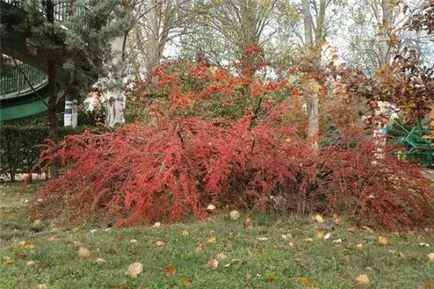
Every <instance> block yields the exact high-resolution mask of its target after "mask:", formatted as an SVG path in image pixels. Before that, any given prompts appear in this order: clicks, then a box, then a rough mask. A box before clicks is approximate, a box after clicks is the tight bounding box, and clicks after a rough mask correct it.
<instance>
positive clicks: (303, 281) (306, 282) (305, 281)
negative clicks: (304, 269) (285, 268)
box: [298, 276, 315, 288]
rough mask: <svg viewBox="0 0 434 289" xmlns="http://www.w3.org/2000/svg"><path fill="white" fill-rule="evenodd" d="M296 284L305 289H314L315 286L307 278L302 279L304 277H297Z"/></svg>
mask: <svg viewBox="0 0 434 289" xmlns="http://www.w3.org/2000/svg"><path fill="white" fill-rule="evenodd" d="M298 283H299V284H300V285H302V286H303V287H307V288H314V287H315V284H314V283H313V281H312V280H310V279H309V278H307V277H304V276H302V277H298Z"/></svg>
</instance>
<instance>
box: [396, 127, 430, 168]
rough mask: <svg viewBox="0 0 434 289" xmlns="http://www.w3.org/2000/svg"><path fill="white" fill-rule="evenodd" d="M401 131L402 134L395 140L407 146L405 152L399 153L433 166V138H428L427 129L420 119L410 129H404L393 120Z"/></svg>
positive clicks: (428, 131)
mask: <svg viewBox="0 0 434 289" xmlns="http://www.w3.org/2000/svg"><path fill="white" fill-rule="evenodd" d="M395 123H396V124H397V125H398V126H399V127H400V128H401V129H402V131H403V133H404V135H403V136H401V137H399V138H398V139H397V140H398V142H399V143H400V144H402V145H404V146H405V147H406V148H407V151H406V152H405V153H401V155H402V156H404V158H406V159H410V160H417V161H419V162H420V163H421V164H423V165H425V166H428V167H434V140H433V139H432V138H429V137H428V136H429V135H431V133H432V132H431V130H429V129H428V128H427V127H426V126H425V125H424V124H423V121H422V120H419V121H418V122H417V124H416V125H415V126H413V127H411V128H410V129H406V128H405V127H403V126H402V125H400V124H399V123H398V122H395Z"/></svg>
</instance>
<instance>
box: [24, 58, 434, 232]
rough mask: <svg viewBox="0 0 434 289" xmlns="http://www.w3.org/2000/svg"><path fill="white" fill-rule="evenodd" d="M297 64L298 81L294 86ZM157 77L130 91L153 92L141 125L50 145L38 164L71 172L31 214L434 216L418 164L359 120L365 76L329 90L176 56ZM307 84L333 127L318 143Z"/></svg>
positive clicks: (310, 75)
mask: <svg viewBox="0 0 434 289" xmlns="http://www.w3.org/2000/svg"><path fill="white" fill-rule="evenodd" d="M250 60H251V65H253V66H249V67H250V68H252V67H253V68H254V67H255V65H256V66H257V65H259V64H260V65H261V66H262V62H261V61H260V60H261V58H252V59H250ZM254 69H255V68H254ZM292 73H298V74H297V75H295V77H293V78H299V80H300V79H301V80H300V81H298V84H297V81H294V86H292V85H290V84H289V81H288V78H289V77H288V75H291V74H292ZM339 73H341V72H339ZM285 75H286V76H285ZM154 76H155V77H156V79H157V83H156V86H152V85H151V86H148V85H145V84H143V83H139V84H136V88H135V89H134V90H133V91H131V92H130V95H131V96H132V97H134V98H136V99H138V101H141V100H146V101H145V103H146V108H145V111H146V113H144V115H145V116H146V118H149V119H147V121H146V122H145V124H140V123H135V124H128V125H126V126H125V127H123V128H120V129H118V130H115V131H113V132H111V131H109V132H107V131H95V132H90V131H87V132H86V133H84V134H82V135H74V136H68V137H67V138H66V139H65V140H64V141H63V142H61V143H60V145H59V146H48V147H47V148H46V150H45V151H44V152H43V153H42V154H41V162H40V164H39V167H44V166H47V165H49V164H50V162H51V161H52V160H53V159H57V158H58V159H60V160H61V161H62V162H63V165H64V174H63V175H62V176H61V177H60V178H59V179H57V180H50V181H49V182H47V183H46V185H45V186H44V187H43V188H42V189H41V191H40V192H39V194H38V195H37V196H36V198H35V201H34V202H33V204H32V207H31V210H32V214H33V217H34V218H55V217H57V216H59V215H62V214H63V216H64V217H65V218H66V220H68V221H71V222H80V221H84V220H88V219H94V220H98V221H104V222H107V223H113V224H116V225H118V226H127V225H134V224H140V223H149V222H153V221H161V220H167V221H169V222H174V221H178V220H180V219H182V218H183V217H185V216H187V215H190V214H193V215H194V216H196V217H198V218H202V217H204V216H206V210H205V209H206V206H207V205H208V204H209V203H213V204H215V205H219V206H226V205H229V206H231V207H238V208H246V209H249V210H252V209H257V210H269V209H280V210H286V211H291V212H297V213H311V212H325V213H333V212H339V213H345V214H347V215H349V216H350V217H352V218H354V219H357V220H358V221H359V222H360V223H361V224H365V225H370V226H375V227H385V228H389V229H391V230H397V229H399V228H401V227H403V226H415V225H418V226H422V225H425V224H429V223H430V222H432V221H434V220H433V214H434V213H433V212H434V210H433V205H434V204H433V197H434V195H433V190H431V189H432V187H430V183H429V181H428V180H426V179H425V178H423V176H422V173H421V171H420V170H419V169H418V168H417V167H415V166H413V165H411V164H408V163H404V162H401V161H399V160H397V159H395V158H394V156H393V154H392V148H390V147H388V146H386V147H384V148H382V149H383V154H382V155H383V157H382V158H380V157H378V154H377V157H376V156H375V155H376V154H374V152H375V151H376V150H377V149H378V144H376V140H375V139H374V140H373V139H372V137H371V133H370V130H366V127H365V126H364V125H363V124H362V121H361V116H362V115H363V114H364V112H363V109H369V107H370V105H369V103H367V101H366V99H365V98H364V96H363V93H367V94H369V93H370V91H371V90H370V89H368V88H366V87H367V86H368V85H370V81H368V80H366V79H365V78H362V80H363V79H364V80H365V81H363V82H360V83H359V78H360V77H358V75H355V76H354V77H352V78H342V79H343V80H344V81H345V80H346V81H348V83H347V84H346V83H341V88H342V89H341V90H338V91H337V92H336V93H335V94H336V95H333V94H329V93H328V91H329V90H331V89H330V88H332V87H327V85H326V84H327V83H326V82H325V80H324V79H325V77H323V76H321V75H319V74H318V73H316V72H311V71H309V70H297V69H296V70H288V71H286V72H282V73H281V75H279V77H278V78H277V80H269V81H265V80H261V79H259V78H257V77H255V76H254V70H253V71H252V70H251V69H247V70H246V69H244V70H243V68H242V67H241V73H240V74H239V75H232V74H230V73H228V72H227V71H225V70H223V69H220V68H218V69H217V70H215V71H213V70H211V68H209V67H208V66H207V65H205V64H204V63H199V64H183V63H179V62H177V63H174V64H168V65H163V66H162V67H160V68H158V69H156V70H155V71H154ZM292 76H294V75H292ZM337 78H338V77H337ZM312 79H315V81H310V80H312ZM300 83H301V84H300ZM303 83H304V84H305V85H313V86H315V88H317V89H316V91H318V92H319V93H320V94H321V97H322V99H321V115H320V117H321V120H322V123H321V125H322V131H324V128H327V127H330V130H329V133H328V135H326V137H327V139H326V138H324V139H323V140H324V141H323V142H320V144H321V146H322V147H321V148H320V149H316V148H315V146H313V144H312V143H310V142H309V141H307V140H306V137H305V135H306V134H305V131H306V119H307V117H306V114H305V112H304V111H303V108H302V103H303V96H304V95H303V93H302V90H303ZM360 84H363V87H360ZM360 91H361V92H360ZM323 116H327V118H328V119H327V120H326V121H324V119H325V118H324V117H323Z"/></svg>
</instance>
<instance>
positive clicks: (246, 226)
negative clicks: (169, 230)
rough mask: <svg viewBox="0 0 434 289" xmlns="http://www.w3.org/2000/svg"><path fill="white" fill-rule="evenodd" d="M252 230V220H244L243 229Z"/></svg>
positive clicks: (248, 218)
mask: <svg viewBox="0 0 434 289" xmlns="http://www.w3.org/2000/svg"><path fill="white" fill-rule="evenodd" d="M252 228H253V219H252V218H250V217H247V218H246V219H245V220H244V229H252Z"/></svg>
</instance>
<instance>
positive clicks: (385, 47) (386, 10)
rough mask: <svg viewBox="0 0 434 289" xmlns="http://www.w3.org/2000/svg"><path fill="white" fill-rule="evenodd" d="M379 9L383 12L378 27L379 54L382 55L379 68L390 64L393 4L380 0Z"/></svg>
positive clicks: (387, 0)
mask: <svg viewBox="0 0 434 289" xmlns="http://www.w3.org/2000/svg"><path fill="white" fill-rule="evenodd" d="M381 8H382V10H383V17H382V23H381V26H380V37H381V43H382V45H381V48H382V49H381V53H382V55H381V56H382V59H381V60H382V62H383V63H380V66H381V65H383V64H390V59H391V53H390V48H391V46H390V33H391V30H392V29H391V28H392V9H393V4H392V3H391V1H390V0H382V1H381Z"/></svg>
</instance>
